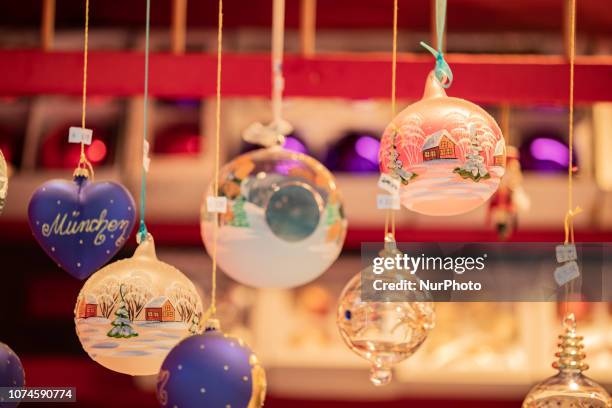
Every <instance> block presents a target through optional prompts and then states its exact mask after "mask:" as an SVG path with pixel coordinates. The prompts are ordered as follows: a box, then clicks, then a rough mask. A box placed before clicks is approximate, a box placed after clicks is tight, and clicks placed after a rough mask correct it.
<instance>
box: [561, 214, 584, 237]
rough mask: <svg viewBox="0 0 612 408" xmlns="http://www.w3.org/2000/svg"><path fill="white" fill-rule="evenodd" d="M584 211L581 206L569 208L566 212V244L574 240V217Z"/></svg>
mask: <svg viewBox="0 0 612 408" xmlns="http://www.w3.org/2000/svg"><path fill="white" fill-rule="evenodd" d="M581 212H582V208H580V206H578V207H576V208H574V209H573V210H569V211H568V212H567V213H566V214H565V221H564V226H565V244H566V245H567V244H569V243H570V240H571V242H574V217H575V216H576V215H578V214H580V213H581Z"/></svg>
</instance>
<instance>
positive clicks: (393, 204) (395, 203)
mask: <svg viewBox="0 0 612 408" xmlns="http://www.w3.org/2000/svg"><path fill="white" fill-rule="evenodd" d="M376 208H378V209H379V210H399V209H400V197H399V195H397V194H392V195H389V194H378V195H377V196H376Z"/></svg>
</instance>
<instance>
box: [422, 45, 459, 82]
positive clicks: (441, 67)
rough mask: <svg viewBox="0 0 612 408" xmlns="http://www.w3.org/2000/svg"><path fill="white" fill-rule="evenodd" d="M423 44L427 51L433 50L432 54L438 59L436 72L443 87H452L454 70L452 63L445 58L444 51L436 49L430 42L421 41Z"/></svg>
mask: <svg viewBox="0 0 612 408" xmlns="http://www.w3.org/2000/svg"><path fill="white" fill-rule="evenodd" d="M421 46H422V47H423V48H425V49H426V50H427V51H429V52H431V54H432V55H433V56H434V58H435V59H436V67H435V68H434V74H435V76H436V79H437V80H438V82H439V83H440V85H441V86H442V87H443V88H450V86H451V85H452V84H453V71H452V70H451V68H450V65H448V63H447V62H446V60H445V59H444V53H443V52H442V51H439V50H436V49H435V48H433V47H432V46H430V45H429V44H427V43H425V42H423V41H421Z"/></svg>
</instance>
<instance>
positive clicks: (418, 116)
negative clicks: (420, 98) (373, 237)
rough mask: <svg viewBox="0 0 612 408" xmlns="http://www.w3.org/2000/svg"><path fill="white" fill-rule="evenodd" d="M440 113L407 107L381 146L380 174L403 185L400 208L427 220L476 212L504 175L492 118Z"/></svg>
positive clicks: (480, 113) (465, 112)
mask: <svg viewBox="0 0 612 408" xmlns="http://www.w3.org/2000/svg"><path fill="white" fill-rule="evenodd" d="M435 99H436V98H434V101H435ZM442 100H445V103H446V101H448V102H449V103H451V104H453V103H455V101H458V100H457V99H456V98H438V101H442ZM427 102H429V101H427ZM444 108H446V106H444V107H443V108H441V107H440V106H439V105H436V109H434V108H432V109H421V110H419V111H418V112H417V111H410V107H409V108H407V109H406V110H405V111H404V112H402V113H400V115H399V116H398V117H397V118H396V119H395V121H394V122H393V123H392V124H390V125H389V126H388V127H387V129H386V130H385V133H384V135H383V138H382V141H381V145H380V152H379V160H380V168H381V172H383V173H386V174H390V175H393V176H395V177H398V178H399V179H400V180H401V181H402V186H401V190H400V199H401V203H402V205H403V206H405V207H406V208H408V209H410V210H412V211H415V212H418V213H422V214H426V215H456V214H461V213H465V212H467V211H470V210H473V209H475V208H477V207H478V206H480V205H481V204H483V203H484V202H485V201H486V200H487V199H488V198H489V197H490V196H491V195H492V194H493V193H494V192H495V190H497V187H498V185H499V182H500V179H501V177H502V176H503V174H504V166H505V155H506V151H505V142H504V139H503V136H502V133H501V131H500V130H499V127H498V126H497V124H496V123H495V121H494V120H493V118H491V117H490V116H489V115H488V114H487V113H486V112H484V111H482V110H467V109H444Z"/></svg>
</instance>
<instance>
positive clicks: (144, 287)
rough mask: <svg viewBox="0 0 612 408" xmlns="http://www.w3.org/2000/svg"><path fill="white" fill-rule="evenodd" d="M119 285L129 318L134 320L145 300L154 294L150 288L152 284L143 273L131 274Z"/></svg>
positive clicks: (151, 297) (145, 302)
mask: <svg viewBox="0 0 612 408" xmlns="http://www.w3.org/2000/svg"><path fill="white" fill-rule="evenodd" d="M121 286H122V287H123V290H124V298H125V305H126V307H127V310H128V313H129V317H130V320H135V319H136V318H137V317H138V316H139V315H140V312H142V309H143V308H144V306H145V305H146V304H147V302H148V301H149V300H151V299H153V296H154V294H153V291H152V289H151V287H152V286H153V284H152V283H151V280H150V279H149V278H148V277H146V276H144V275H133V276H130V277H128V278H127V279H125V280H124V281H123V282H122V284H121Z"/></svg>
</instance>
